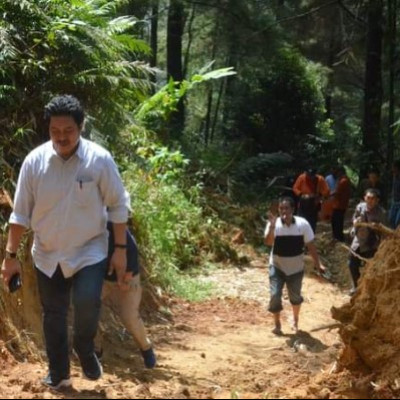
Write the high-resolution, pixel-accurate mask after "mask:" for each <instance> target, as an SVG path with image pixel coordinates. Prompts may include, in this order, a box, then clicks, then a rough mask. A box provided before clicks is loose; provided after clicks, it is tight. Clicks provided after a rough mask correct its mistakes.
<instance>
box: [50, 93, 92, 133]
mask: <svg viewBox="0 0 400 400" xmlns="http://www.w3.org/2000/svg"><path fill="white" fill-rule="evenodd" d="M60 116H70V117H72V118H73V119H74V121H75V122H76V124H77V125H78V126H81V125H82V124H83V120H84V119H85V113H84V111H83V108H82V106H81V103H80V102H79V100H78V99H77V98H76V97H74V96H71V95H68V94H64V95H61V96H56V97H53V98H52V99H51V100H50V102H49V103H48V104H47V105H46V106H45V107H44V120H45V122H46V124H49V123H50V118H51V117H60Z"/></svg>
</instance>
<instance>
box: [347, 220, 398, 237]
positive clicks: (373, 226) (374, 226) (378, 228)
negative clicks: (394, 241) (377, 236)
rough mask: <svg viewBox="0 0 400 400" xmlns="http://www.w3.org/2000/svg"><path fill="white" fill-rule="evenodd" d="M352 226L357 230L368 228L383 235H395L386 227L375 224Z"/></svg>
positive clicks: (358, 223)
mask: <svg viewBox="0 0 400 400" xmlns="http://www.w3.org/2000/svg"><path fill="white" fill-rule="evenodd" d="M354 226H355V227H357V228H358V227H364V228H370V229H373V230H374V231H378V232H381V233H383V234H384V235H393V234H395V233H396V231H395V230H393V229H390V228H388V227H387V226H385V225H383V224H381V223H376V222H356V223H355V224H354Z"/></svg>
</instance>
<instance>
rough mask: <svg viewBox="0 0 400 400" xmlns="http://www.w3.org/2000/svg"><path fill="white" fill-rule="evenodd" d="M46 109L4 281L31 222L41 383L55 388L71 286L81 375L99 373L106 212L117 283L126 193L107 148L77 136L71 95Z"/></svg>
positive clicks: (63, 362) (66, 372) (63, 374)
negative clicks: (42, 348)
mask: <svg viewBox="0 0 400 400" xmlns="http://www.w3.org/2000/svg"><path fill="white" fill-rule="evenodd" d="M44 117H45V122H46V123H47V124H48V129H49V134H50V141H48V142H46V143H44V144H42V145H41V146H39V147H37V148H36V149H34V150H33V151H31V152H30V153H29V154H28V156H27V157H26V158H25V160H24V162H23V164H22V167H21V170H20V174H19V178H18V183H17V188H16V192H15V198H14V210H13V212H12V214H11V216H10V229H9V234H8V240H7V246H6V257H5V259H4V261H3V265H2V276H3V282H4V284H6V285H7V284H8V283H9V281H10V279H11V278H12V276H13V275H14V274H17V273H20V272H21V265H20V263H19V261H18V259H17V258H16V252H17V249H18V246H19V243H20V240H21V237H22V235H23V233H24V231H25V230H26V229H27V228H31V229H32V230H33V233H34V243H33V247H32V256H33V260H34V265H35V270H36V273H37V280H38V286H39V296H40V300H41V304H42V308H43V330H44V337H45V343H46V352H47V356H48V362H49V373H48V375H47V376H46V377H45V378H44V380H43V383H44V384H46V385H47V386H50V387H52V388H54V389H58V388H61V387H63V386H70V385H71V381H70V365H69V349H68V334H67V313H68V307H69V302H70V294H71V292H72V298H73V305H74V337H73V347H74V350H75V352H76V353H77V355H78V357H79V360H80V363H81V366H82V370H83V374H84V376H85V377H86V378H88V379H91V380H97V379H99V378H100V377H101V375H102V367H101V364H100V362H99V360H98V358H97V356H96V354H95V351H94V337H95V335H96V331H97V325H98V320H99V314H100V304H101V290H102V286H103V279H104V275H105V273H106V268H107V244H108V243H107V228H106V224H107V216H108V218H109V219H110V221H111V222H112V224H113V232H114V237H115V245H114V247H115V251H114V253H113V255H112V259H111V263H110V264H111V266H110V270H109V273H112V272H114V270H115V272H116V274H117V280H118V284H119V285H120V286H121V287H122V286H123V283H124V278H125V270H126V262H127V260H126V236H125V232H126V221H127V218H128V209H129V195H128V194H127V192H126V190H125V189H124V186H123V184H122V181H121V178H120V175H119V173H118V169H117V166H116V164H115V162H114V160H113V159H112V157H111V155H110V153H109V152H108V151H107V150H105V149H103V148H102V147H100V146H98V145H97V144H95V143H93V142H91V141H89V140H86V139H84V138H82V137H81V131H82V129H83V123H84V111H83V108H82V106H81V105H80V103H79V101H78V100H77V99H76V98H75V97H73V96H69V95H63V96H58V97H55V98H53V99H52V100H51V101H50V102H49V103H48V104H47V105H46V107H45V110H44ZM107 210H108V213H107Z"/></svg>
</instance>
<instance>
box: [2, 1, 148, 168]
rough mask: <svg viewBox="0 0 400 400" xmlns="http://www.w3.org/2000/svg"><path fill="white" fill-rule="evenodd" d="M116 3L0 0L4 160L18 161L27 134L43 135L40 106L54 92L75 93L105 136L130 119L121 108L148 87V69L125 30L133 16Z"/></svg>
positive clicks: (142, 50) (138, 44)
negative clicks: (119, 10) (117, 12)
mask: <svg viewBox="0 0 400 400" xmlns="http://www.w3.org/2000/svg"><path fill="white" fill-rule="evenodd" d="M120 3H121V1H117V0H114V1H105V0H73V1H58V0H31V1H25V0H24V1H14V0H4V1H2V2H0V15H2V19H1V20H0V39H1V40H0V120H1V121H2V124H1V127H0V135H1V137H2V140H4V139H5V138H7V139H6V140H8V141H9V142H8V143H5V151H4V153H3V157H5V159H6V160H7V161H8V162H9V163H13V164H14V163H15V164H17V165H18V163H19V162H20V161H21V158H22V157H23V156H24V155H25V154H26V147H27V146H26V144H27V143H29V140H31V139H32V141H33V142H34V143H37V142H40V141H43V140H44V139H47V132H46V127H45V126H43V122H42V109H43V106H44V104H45V103H46V102H47V101H48V100H49V98H50V97H51V96H53V95H55V94H59V93H71V94H74V95H76V96H77V97H78V98H79V99H80V100H81V101H82V102H83V104H84V106H85V108H86V110H87V111H88V113H89V114H90V117H91V118H90V120H91V125H92V126H93V128H94V129H95V130H97V131H101V132H103V134H104V135H106V136H113V135H114V136H115V135H116V134H117V132H119V130H120V129H121V128H122V127H123V126H124V125H125V124H126V123H127V122H129V121H131V114H130V112H129V110H132V109H133V108H135V107H136V106H137V105H138V104H139V102H140V101H141V100H142V99H143V97H144V96H145V95H146V93H147V91H148V89H149V87H150V81H149V79H148V75H149V72H150V70H149V68H148V67H147V66H146V65H144V64H143V63H141V62H140V61H138V60H137V58H138V57H140V56H143V55H146V54H147V53H148V52H149V48H148V46H147V45H146V44H145V43H144V42H143V41H141V40H138V39H136V38H135V37H134V36H132V35H127V34H126V32H127V31H129V30H130V29H132V27H133V26H134V25H135V23H136V19H135V18H134V17H130V16H122V17H121V16H118V15H117V14H116V11H117V9H118V7H119V4H120ZM105 111H106V112H105ZM21 137H22V138H23V139H22V140H20V138H21ZM30 138H31V139H30ZM29 147H30V146H29ZM12 152H16V153H17V154H18V156H17V157H13V154H12ZM5 173H6V171H4V170H3V172H2V174H3V175H4V174H5Z"/></svg>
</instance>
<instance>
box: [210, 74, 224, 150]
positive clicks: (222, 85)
mask: <svg viewBox="0 0 400 400" xmlns="http://www.w3.org/2000/svg"><path fill="white" fill-rule="evenodd" d="M225 82H226V79H223V80H222V81H221V83H220V84H219V90H218V96H217V104H216V105H215V110H214V118H213V123H212V128H211V133H210V142H212V141H213V140H214V137H215V129H216V127H217V122H218V115H219V111H220V106H221V100H222V96H223V94H224V88H225Z"/></svg>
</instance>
